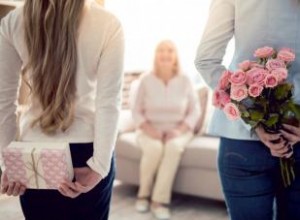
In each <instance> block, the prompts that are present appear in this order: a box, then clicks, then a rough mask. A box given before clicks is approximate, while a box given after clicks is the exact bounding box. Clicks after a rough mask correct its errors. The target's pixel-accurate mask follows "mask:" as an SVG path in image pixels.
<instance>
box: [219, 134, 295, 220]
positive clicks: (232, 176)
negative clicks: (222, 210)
mask: <svg viewBox="0 0 300 220" xmlns="http://www.w3.org/2000/svg"><path fill="white" fill-rule="evenodd" d="M294 152H295V154H294V155H295V159H296V164H295V172H296V180H295V181H294V182H293V184H292V185H291V186H290V187H288V188H284V187H283V185H282V179H281V175H280V165H279V159H278V158H275V157H273V156H272V155H271V153H270V151H269V149H268V148H267V147H266V146H265V145H264V144H263V143H261V142H259V141H241V140H233V139H227V138H221V144H220V152H219V159H218V166H219V173H220V177H221V183H222V187H223V192H224V194H225V200H226V204H227V207H228V212H229V215H230V217H231V219H232V220H273V219H277V220H300V144H298V145H296V146H295V147H294Z"/></svg>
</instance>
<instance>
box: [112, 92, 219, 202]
mask: <svg viewBox="0 0 300 220" xmlns="http://www.w3.org/2000/svg"><path fill="white" fill-rule="evenodd" d="M198 93H199V99H200V105H201V109H202V110H203V111H202V115H201V119H200V121H199V126H198V129H197V130H198V131H197V134H196V136H195V138H194V139H193V140H192V141H191V142H190V143H189V144H188V146H187V147H186V150H185V152H184V153H183V155H182V160H181V163H180V167H179V170H178V173H177V176H176V179H175V183H174V186H173V190H174V192H177V193H183V194H188V195H193V196H200V197H205V198H210V199H215V200H224V198H223V194H222V190H221V186H220V181H219V177H218V173H217V153H218V146H219V138H218V137H213V136H209V135H206V134H205V130H206V128H207V126H206V125H207V124H208V123H207V121H208V115H210V114H207V112H210V111H211V108H210V106H209V104H207V103H210V102H208V99H210V97H208V96H210V95H209V94H210V92H209V91H208V89H207V88H202V89H200V90H199V91H198ZM125 115H127V117H126V116H125ZM121 118H123V120H122V121H121V123H122V124H123V125H122V126H121V127H123V131H122V132H121V133H120V135H119V137H118V140H117V144H116V162H117V177H116V178H117V179H118V180H120V181H122V182H123V183H128V184H134V185H138V184H139V163H140V159H141V149H140V147H139V146H138V145H137V144H136V134H135V132H134V130H133V129H132V127H131V128H129V127H130V126H129V124H131V123H132V122H131V119H130V112H129V111H128V110H127V111H124V112H123V117H121ZM124 127H127V128H124Z"/></svg>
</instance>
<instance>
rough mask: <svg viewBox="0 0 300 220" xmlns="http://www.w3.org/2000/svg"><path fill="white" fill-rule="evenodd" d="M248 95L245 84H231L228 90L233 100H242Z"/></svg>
mask: <svg viewBox="0 0 300 220" xmlns="http://www.w3.org/2000/svg"><path fill="white" fill-rule="evenodd" d="M247 97H248V89H247V86H245V85H243V86H232V87H231V91H230V98H231V99H232V100H235V101H238V102H240V101H242V100H243V99H245V98H247Z"/></svg>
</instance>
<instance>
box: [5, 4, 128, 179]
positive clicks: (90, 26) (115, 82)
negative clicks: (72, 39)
mask: <svg viewBox="0 0 300 220" xmlns="http://www.w3.org/2000/svg"><path fill="white" fill-rule="evenodd" d="M22 14H23V7H20V8H18V9H16V10H14V11H12V12H11V13H10V14H9V15H8V16H6V17H5V18H3V19H2V21H1V27H0V149H3V148H5V147H7V145H8V144H9V143H10V142H11V141H13V140H15V138H16V133H17V127H18V125H17V124H16V114H15V113H16V108H17V105H16V100H17V96H18V94H17V93H18V87H19V80H20V70H21V68H22V65H23V64H26V63H27V61H28V55H27V54H28V51H27V49H26V45H25V41H24V26H23V15H22ZM53 46H55V45H53ZM77 48H78V49H77V51H78V52H77V53H78V54H77V55H78V65H77V72H76V77H77V79H76V86H77V100H76V110H75V119H74V123H73V124H72V125H71V127H70V128H69V129H68V130H67V131H66V132H64V133H63V132H58V133H57V134H56V135H54V136H48V135H45V134H44V133H43V132H42V131H41V129H40V127H39V126H36V127H34V128H32V127H31V123H32V120H33V119H35V118H36V117H37V116H38V115H39V113H40V112H41V109H40V108H39V107H38V106H37V105H35V104H34V103H33V102H32V103H31V105H30V106H29V107H28V108H27V109H26V110H25V111H24V112H23V113H22V115H21V117H20V120H19V121H20V123H19V127H20V140H21V141H44V142H69V143H87V142H93V143H94V155H93V157H91V158H90V159H89V160H88V161H87V164H88V165H89V166H90V167H91V169H93V170H94V171H96V172H98V173H99V174H100V175H101V176H102V177H103V178H104V177H105V176H107V174H108V172H109V170H110V164H111V157H112V153H113V150H114V146H115V142H116V137H117V124H118V119H119V113H120V106H121V86H122V78H123V77H122V75H123V74H122V73H123V54H124V39H123V30H122V27H121V24H120V22H119V20H118V19H116V17H115V16H114V15H112V14H110V13H109V12H107V11H105V10H104V9H103V8H102V7H101V6H99V5H98V4H97V3H96V2H94V1H90V0H86V7H85V13H84V16H83V19H82V21H81V25H80V30H79V38H78V42H77ZM0 164H2V165H3V161H2V160H1V154H0ZM2 168H4V167H2Z"/></svg>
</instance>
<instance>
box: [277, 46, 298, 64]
mask: <svg viewBox="0 0 300 220" xmlns="http://www.w3.org/2000/svg"><path fill="white" fill-rule="evenodd" d="M277 58H278V59H280V60H282V61H284V62H287V63H290V62H293V61H294V60H295V59H296V55H295V53H294V51H293V50H292V49H290V48H283V49H281V50H280V51H279V52H278V54H277Z"/></svg>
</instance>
